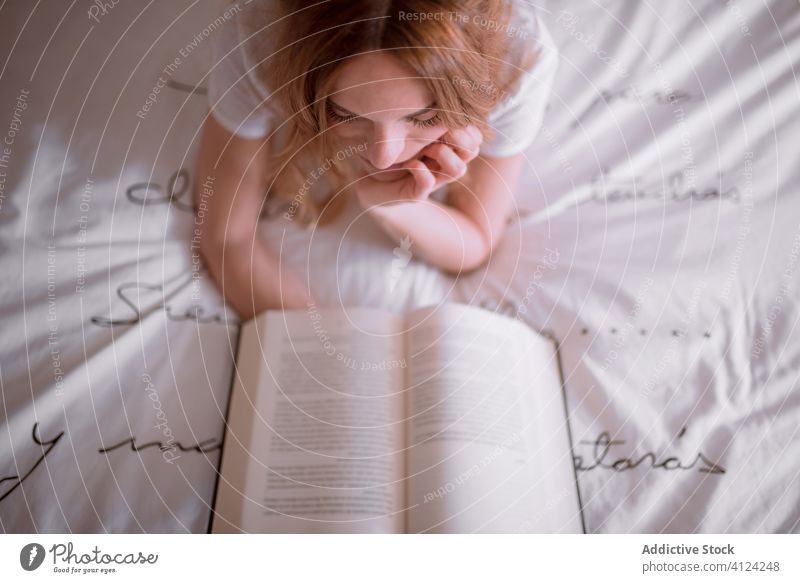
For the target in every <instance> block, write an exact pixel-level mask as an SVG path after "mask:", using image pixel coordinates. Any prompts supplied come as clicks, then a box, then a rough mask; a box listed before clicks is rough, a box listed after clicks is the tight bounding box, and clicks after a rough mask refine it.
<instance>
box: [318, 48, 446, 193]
mask: <svg viewBox="0 0 800 583" xmlns="http://www.w3.org/2000/svg"><path fill="white" fill-rule="evenodd" d="M434 107H436V103H435V102H434V98H433V95H432V94H431V92H430V91H429V90H428V87H427V86H426V85H425V83H424V82H423V80H422V79H420V78H419V77H418V76H417V75H416V73H415V72H414V70H413V69H411V68H410V67H408V66H407V65H405V64H404V63H403V62H402V61H400V60H399V59H398V58H396V57H394V56H392V55H391V54H389V53H385V52H376V53H371V54H369V55H360V56H358V57H355V58H353V59H350V60H349V61H347V62H346V63H345V64H344V65H342V67H341V68H340V69H339V70H338V71H337V74H336V78H335V79H334V86H333V95H332V96H331V97H330V98H329V99H328V100H327V105H326V109H327V115H328V119H329V125H330V126H331V130H330V131H332V132H333V133H334V134H335V135H336V136H337V138H338V141H339V143H341V145H342V146H343V147H345V148H346V147H348V146H356V147H357V146H359V145H361V144H364V145H366V149H365V150H363V151H358V153H357V154H355V155H356V156H357V157H358V158H359V159H358V160H355V162H356V163H357V164H358V165H359V166H360V169H361V170H362V171H363V172H364V173H366V174H373V178H375V179H376V180H381V181H389V180H396V179H398V178H401V177H402V175H403V174H404V173H405V172H406V171H405V170H392V169H393V168H394V167H399V166H400V165H401V164H403V163H404V162H406V161H408V160H410V159H412V158H415V157H417V156H418V155H419V153H420V151H421V150H422V149H423V148H424V147H425V146H427V145H428V144H430V143H431V142H434V141H436V140H437V139H439V138H440V137H442V135H444V134H445V133H446V131H447V128H446V127H445V126H444V124H443V123H442V122H441V120H440V116H439V115H438V113H437V112H436V111H435V110H434V109H432V108H434ZM362 149H363V148H362ZM349 151H357V150H352V149H351V150H349ZM381 170H388V171H387V172H378V171H381ZM376 172H377V174H374V173H376Z"/></svg>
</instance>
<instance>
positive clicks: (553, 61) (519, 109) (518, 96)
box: [480, 14, 558, 157]
mask: <svg viewBox="0 0 800 583" xmlns="http://www.w3.org/2000/svg"><path fill="white" fill-rule="evenodd" d="M529 18H530V21H529V22H528V23H527V25H525V26H516V25H515V28H513V29H510V30H516V31H519V30H523V31H524V30H528V31H531V30H532V31H533V34H532V37H533V39H534V41H535V42H536V51H537V57H536V61H535V62H534V64H533V65H532V66H531V68H530V69H529V70H528V71H525V72H524V73H523V74H522V76H521V78H520V79H519V80H518V82H517V88H516V90H515V91H514V92H513V93H512V94H510V95H508V96H507V97H506V98H505V99H503V100H502V101H501V102H500V103H499V104H498V105H497V106H496V107H495V109H494V110H492V112H491V113H490V114H489V116H488V118H487V122H488V124H489V126H490V127H491V128H492V129H493V130H494V131H495V136H494V138H493V139H492V140H490V141H488V142H484V143H483V145H482V146H481V150H480V151H481V154H483V155H486V156H496V157H506V156H513V155H514V154H517V153H519V152H522V151H523V150H525V148H527V147H528V146H529V145H530V144H531V143H532V142H533V140H534V139H535V138H536V135H537V134H538V133H539V129H540V128H541V126H542V122H543V120H544V113H545V109H546V108H547V102H548V100H549V98H550V93H551V90H552V86H553V79H554V78H555V74H556V70H557V69H558V51H557V49H556V46H555V43H554V42H553V39H552V37H551V36H550V33H549V32H548V31H547V29H546V28H545V26H544V24H542V22H541V21H540V20H539V18H538V16H536V15H533V14H532V15H530V17H529Z"/></svg>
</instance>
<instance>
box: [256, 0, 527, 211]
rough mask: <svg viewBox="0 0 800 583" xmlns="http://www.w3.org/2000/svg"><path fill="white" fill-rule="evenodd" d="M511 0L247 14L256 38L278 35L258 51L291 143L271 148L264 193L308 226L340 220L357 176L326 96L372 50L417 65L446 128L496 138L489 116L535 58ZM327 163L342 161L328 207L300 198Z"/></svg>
mask: <svg viewBox="0 0 800 583" xmlns="http://www.w3.org/2000/svg"><path fill="white" fill-rule="evenodd" d="M512 1H514V0H450V1H448V0H322V1H320V0H272V4H271V5H270V7H269V9H268V10H264V11H263V14H265V15H266V14H268V15H269V16H268V17H267V18H268V21H266V22H265V21H264V19H259V18H254V19H251V20H250V21H248V25H249V26H251V27H253V30H251V33H255V35H256V38H258V35H269V37H271V38H269V39H266V38H265V40H269V41H270V46H271V47H274V48H273V49H271V51H272V52H274V54H273V55H272V56H270V57H267V55H266V54H265V55H260V56H259V55H257V57H259V58H257V59H256V61H257V62H259V66H258V75H259V76H260V77H261V79H262V80H263V81H264V82H265V84H266V86H267V87H269V88H270V90H271V91H272V92H273V94H272V96H271V97H270V100H269V101H268V102H267V107H271V108H273V109H274V110H276V111H278V112H280V113H281V116H280V117H278V118H277V119H281V118H284V119H286V120H287V121H286V123H287V124H288V125H289V128H288V131H287V132H286V134H287V135H288V136H289V137H288V141H287V143H286V144H285V146H284V147H282V148H281V149H280V150H279V151H272V152H270V148H267V149H266V151H268V152H270V160H269V162H268V168H269V170H268V185H267V187H266V189H265V190H266V191H267V192H268V193H269V194H270V195H272V194H274V196H275V197H277V198H281V199H286V200H287V201H293V202H292V204H293V205H295V208H296V214H297V216H298V218H300V220H301V221H303V222H304V223H306V224H307V225H308V226H309V227H312V226H315V225H318V224H319V225H321V224H325V223H328V222H330V220H331V219H333V218H334V217H335V215H336V214H337V213H338V211H339V210H340V208H341V201H342V199H343V196H341V189H342V188H343V187H345V185H346V184H348V182H349V181H350V180H352V178H353V177H352V176H350V175H349V172H348V164H347V162H344V163H342V162H337V159H336V155H335V153H334V152H335V151H336V143H335V139H334V137H333V135H332V134H329V132H328V129H329V128H330V123H329V119H328V117H327V115H328V114H327V98H328V96H330V95H331V91H332V86H333V82H334V80H335V74H336V71H337V69H338V68H339V67H340V66H341V65H342V64H343V63H344V62H345V61H346V60H347V59H350V58H352V57H356V56H358V55H361V54H365V53H370V52H373V51H379V50H380V51H388V52H389V53H390V54H392V55H393V56H395V57H397V58H398V59H400V60H401V61H402V62H404V63H405V64H406V65H407V66H409V67H410V68H411V69H413V70H414V71H415V72H416V74H417V76H418V77H420V78H421V79H422V80H423V82H424V83H425V84H426V85H427V87H428V89H429V90H430V91H431V93H432V94H433V95H434V97H435V101H436V106H435V109H436V110H437V112H438V114H439V116H440V118H441V120H442V123H443V124H444V126H445V127H447V128H450V129H452V128H458V127H463V126H466V125H469V124H474V125H477V126H478V127H479V128H480V129H481V131H482V132H483V133H484V135H485V136H491V135H492V134H491V130H489V128H488V126H487V125H486V118H487V116H488V114H489V113H490V112H491V111H492V109H493V108H494V107H495V106H496V105H497V103H498V102H499V101H500V100H501V98H502V97H503V96H505V95H507V94H508V93H510V92H511V90H512V88H513V86H514V84H515V83H516V82H517V80H518V78H519V76H520V75H521V74H522V73H523V71H524V70H525V69H527V68H529V67H530V66H531V64H532V63H533V61H534V60H535V58H536V56H537V55H536V54H534V53H533V51H532V50H531V48H530V46H529V44H528V43H522V45H523V46H519V45H518V44H515V41H518V40H519V38H520V35H516V38H515V35H514V34H513V33H512V31H513V30H514V29H511V28H509V27H510V18H511V9H512V7H511V2H512ZM255 14H256V15H258V14H259V12H258V11H257V12H255ZM409 15H420V16H421V15H426V16H427V17H426V18H420V17H416V18H415V17H413V16H409ZM437 15H438V16H437ZM265 53H266V51H265ZM465 82H466V83H465ZM267 139H269V138H267ZM309 160H311V162H309ZM314 160H316V163H314V162H313V161H314ZM320 160H331V161H333V162H334V163H333V164H332V167H331V170H330V171H331V173H332V174H333V175H334V176H335V178H336V181H335V182H336V184H337V186H338V188H337V189H335V190H338V191H339V192H332V193H331V195H330V197H329V199H328V200H327V201H326V202H325V203H324V204H322V205H318V204H315V202H314V201H313V200H312V199H311V197H309V196H307V195H306V196H297V195H298V193H300V192H302V188H301V187H302V185H303V183H304V181H306V180H307V177H308V168H313V167H317V166H319V161H320ZM304 164H306V166H304ZM308 164H310V166H308ZM304 168H305V171H304ZM305 194H307V193H305Z"/></svg>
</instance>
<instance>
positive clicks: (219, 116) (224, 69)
mask: <svg viewBox="0 0 800 583" xmlns="http://www.w3.org/2000/svg"><path fill="white" fill-rule="evenodd" d="M228 10H231V8H230V7H229V8H228ZM246 15H247V11H246V9H239V11H238V12H237V13H236V14H235V15H234V16H233V17H232V18H229V19H226V20H225V22H224V23H223V24H222V25H221V26H220V27H219V28H218V29H217V30H216V31H215V32H214V35H213V37H212V39H211V63H210V70H209V74H208V101H209V105H210V107H211V113H212V115H213V116H214V118H215V119H216V120H217V121H218V122H219V123H220V124H221V125H222V126H223V127H224V128H225V129H227V130H228V131H229V132H231V133H232V134H234V135H236V136H238V137H240V138H248V139H262V138H264V137H266V135H267V134H268V133H269V130H270V127H271V123H270V118H271V114H270V111H269V110H268V109H267V108H266V107H265V106H264V103H265V101H266V99H267V98H268V97H269V91H268V90H267V89H266V87H265V86H264V84H263V83H262V82H260V81H259V80H258V79H257V77H256V74H257V70H256V68H255V66H254V64H253V62H252V61H253V60H252V59H251V58H248V55H249V53H248V47H249V46H250V44H252V43H251V42H250V41H249V40H248V38H247V37H246V36H245V35H244V34H242V28H241V26H240V24H239V20H240V19H241V18H245V17H246Z"/></svg>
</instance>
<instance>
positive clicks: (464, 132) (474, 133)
mask: <svg viewBox="0 0 800 583" xmlns="http://www.w3.org/2000/svg"><path fill="white" fill-rule="evenodd" d="M442 141H443V142H444V143H445V144H447V145H449V146H450V147H451V148H452V149H453V151H454V152H455V153H456V154H457V155H458V157H459V158H461V159H462V160H463V161H464V162H469V161H470V160H472V159H473V158H474V157H475V156H477V155H478V152H479V151H480V147H481V142H483V134H481V132H480V130H479V129H478V128H477V127H475V126H467V127H464V128H457V129H454V130H450V131H449V132H447V133H446V134H445V135H444V136H442Z"/></svg>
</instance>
